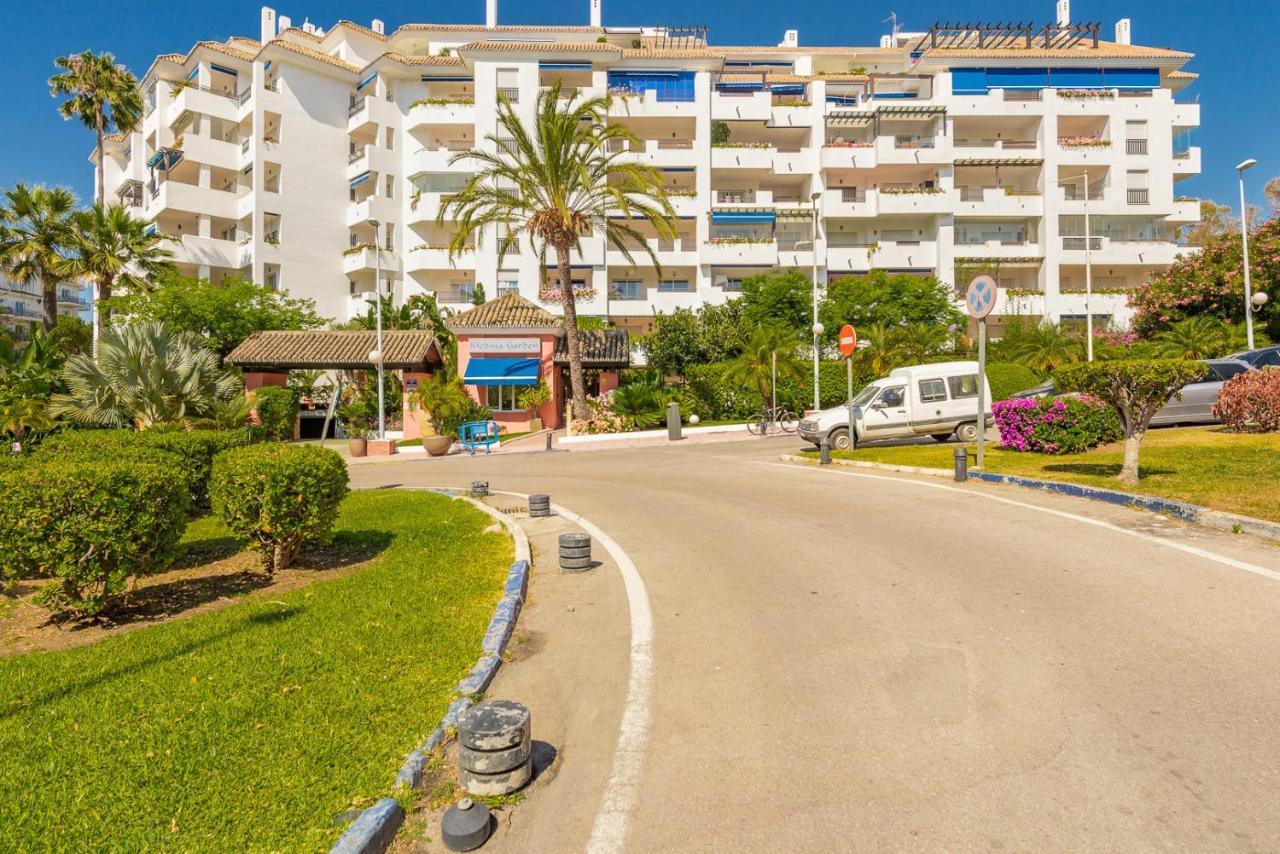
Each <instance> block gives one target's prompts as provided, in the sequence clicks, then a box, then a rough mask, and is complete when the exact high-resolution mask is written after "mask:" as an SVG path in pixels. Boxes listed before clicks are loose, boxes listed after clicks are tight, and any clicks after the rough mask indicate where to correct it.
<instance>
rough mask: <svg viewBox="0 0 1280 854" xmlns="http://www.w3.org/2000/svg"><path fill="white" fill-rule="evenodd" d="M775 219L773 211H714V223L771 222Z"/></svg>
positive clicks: (712, 217) (712, 218) (712, 214)
mask: <svg viewBox="0 0 1280 854" xmlns="http://www.w3.org/2000/svg"><path fill="white" fill-rule="evenodd" d="M774 219H775V216H774V213H773V211H712V212H711V221H712V222H714V223H726V224H727V223H744V222H747V223H770V224H772V223H773V221H774Z"/></svg>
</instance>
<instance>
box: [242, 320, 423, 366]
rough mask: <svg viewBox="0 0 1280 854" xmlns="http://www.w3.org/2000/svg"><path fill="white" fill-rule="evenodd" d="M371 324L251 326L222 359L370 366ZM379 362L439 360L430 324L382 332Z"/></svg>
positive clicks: (408, 363)
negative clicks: (288, 328) (293, 328)
mask: <svg viewBox="0 0 1280 854" xmlns="http://www.w3.org/2000/svg"><path fill="white" fill-rule="evenodd" d="M377 342H378V338H377V333H376V332H374V331H373V330H336V329H313V330H308V331H304V332H278V331H273V332H255V333H253V334H252V335H250V336H249V337H248V338H246V339H245V340H244V341H243V342H241V344H240V346H238V347H236V348H235V349H234V350H232V351H231V353H230V355H228V356H227V358H226V361H227V363H228V364H231V365H241V366H244V367H257V368H276V369H280V370H294V369H327V368H332V369H341V370H359V369H362V368H371V367H372V365H371V364H370V362H369V353H370V351H372V350H373V349H374V348H375V347H376V346H377ZM382 354H383V360H382V363H383V365H384V366H385V367H387V368H393V369H396V370H404V369H412V368H418V369H421V368H422V367H423V366H424V365H429V364H439V363H440V350H439V347H438V345H437V344H436V339H435V335H434V334H432V332H431V330H430V329H388V330H383V332H382Z"/></svg>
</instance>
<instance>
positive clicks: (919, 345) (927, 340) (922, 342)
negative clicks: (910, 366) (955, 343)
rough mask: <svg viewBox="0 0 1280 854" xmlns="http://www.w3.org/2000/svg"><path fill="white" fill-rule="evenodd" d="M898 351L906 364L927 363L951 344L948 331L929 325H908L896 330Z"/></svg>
mask: <svg viewBox="0 0 1280 854" xmlns="http://www.w3.org/2000/svg"><path fill="white" fill-rule="evenodd" d="M895 337H896V338H897V342H898V351H899V352H900V353H901V355H902V358H903V359H904V360H905V361H906V362H908V363H920V362H925V361H928V360H929V359H931V358H933V357H934V356H937V355H938V354H940V353H943V352H946V350H947V348H948V347H949V346H950V344H951V336H950V332H949V330H948V329H946V328H945V327H942V326H934V325H933V324H931V323H908V324H907V325H906V326H903V327H900V328H899V329H898V330H896V335H895Z"/></svg>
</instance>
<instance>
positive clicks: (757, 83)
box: [716, 80, 764, 92]
mask: <svg viewBox="0 0 1280 854" xmlns="http://www.w3.org/2000/svg"><path fill="white" fill-rule="evenodd" d="M761 89H764V82H763V81H761V80H730V81H728V82H726V83H717V84H716V90H717V91H719V92H724V91H726V90H733V91H737V92H758V91H760V90H761Z"/></svg>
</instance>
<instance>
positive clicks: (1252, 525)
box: [782, 454, 1280, 542]
mask: <svg viewBox="0 0 1280 854" xmlns="http://www.w3.org/2000/svg"><path fill="white" fill-rule="evenodd" d="M782 460H783V461H784V462H789V463H804V464H806V465H817V461H816V460H812V459H810V458H808V457H801V456H799V455H797V454H783V455H782ZM831 463H832V465H839V466H847V467H850V468H871V469H882V470H885V471H897V472H905V473H907V474H923V475H929V476H930V477H952V476H953V475H954V472H952V471H950V470H948V469H935V468H924V467H922V466H903V465H895V464H892V463H873V462H870V461H869V460H840V459H833V460H832V461H831ZM969 477H971V478H973V479H974V480H982V481H986V482H987V483H1005V484H1009V485H1012V486H1022V487H1026V488H1029V489H1040V490H1044V491H1045V492H1056V493H1059V494H1060V495H1070V496H1072V497H1074V498H1088V499H1090V500H1092V501H1105V502H1106V503H1108V504H1116V505H1119V506H1121V507H1138V508H1140V509H1142V510H1150V511H1151V512H1153V513H1162V514H1164V515H1166V516H1172V517H1174V518H1175V519H1180V520H1182V521H1183V522H1192V523H1194V524H1197V525H1204V526H1205V527H1208V528H1216V529H1217V530H1220V531H1231V532H1233V533H1235V532H1244V533H1249V534H1253V535H1254V536H1257V537H1262V538H1263V539H1266V540H1275V541H1277V542H1280V524H1276V523H1275V522H1268V521H1266V520H1264V519H1255V518H1254V517H1252V516H1241V515H1238V514H1236V513H1227V512H1225V511H1222V510H1213V509H1211V508H1209V507H1202V506H1201V505H1199V504H1188V503H1186V502H1185V501H1174V500H1172V499H1169V498H1157V497H1156V496H1154V495H1136V494H1134V493H1132V492H1121V491H1120V490H1116V489H1101V488H1099V487H1096V486H1082V485H1080V484H1077V483H1063V482H1062V481H1058V480H1039V479H1036V478H1030V477H1022V476H1020V475H1013V474H996V473H994V472H985V471H974V470H973V469H969Z"/></svg>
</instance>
